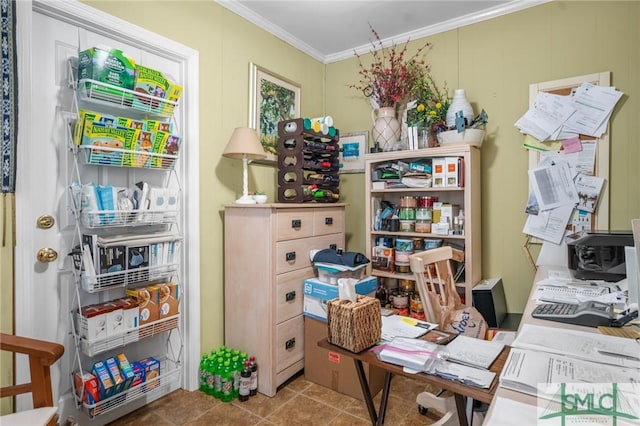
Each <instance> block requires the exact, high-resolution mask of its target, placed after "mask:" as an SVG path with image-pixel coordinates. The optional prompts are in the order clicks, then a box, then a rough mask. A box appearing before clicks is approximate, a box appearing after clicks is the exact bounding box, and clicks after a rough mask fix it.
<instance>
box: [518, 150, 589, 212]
mask: <svg viewBox="0 0 640 426" xmlns="http://www.w3.org/2000/svg"><path fill="white" fill-rule="evenodd" d="M573 175H574V173H572V171H571V168H570V167H569V164H568V163H567V162H566V161H551V164H544V165H541V166H539V167H536V168H535V169H531V170H529V182H530V183H531V187H532V188H533V192H534V194H535V196H536V200H538V206H539V207H540V210H550V209H554V208H556V207H562V206H566V205H571V206H575V205H576V204H577V203H578V201H579V198H578V192H577V190H576V185H575V183H574V182H573Z"/></svg>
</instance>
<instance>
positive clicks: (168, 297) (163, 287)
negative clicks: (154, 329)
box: [156, 283, 180, 319]
mask: <svg viewBox="0 0 640 426" xmlns="http://www.w3.org/2000/svg"><path fill="white" fill-rule="evenodd" d="M156 287H158V291H159V296H160V298H159V301H158V316H159V317H160V319H163V318H167V317H171V316H173V315H178V313H179V306H180V286H179V285H178V284H176V283H166V284H158V285H157V286H156Z"/></svg>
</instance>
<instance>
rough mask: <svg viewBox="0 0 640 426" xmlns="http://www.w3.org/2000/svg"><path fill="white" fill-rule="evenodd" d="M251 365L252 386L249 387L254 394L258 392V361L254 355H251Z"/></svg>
mask: <svg viewBox="0 0 640 426" xmlns="http://www.w3.org/2000/svg"><path fill="white" fill-rule="evenodd" d="M249 367H250V368H251V386H250V387H249V395H251V396H254V395H256V394H257V393H258V363H257V362H256V357H254V356H253V355H252V356H250V357H249Z"/></svg>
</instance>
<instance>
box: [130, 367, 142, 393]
mask: <svg viewBox="0 0 640 426" xmlns="http://www.w3.org/2000/svg"><path fill="white" fill-rule="evenodd" d="M131 371H132V372H133V380H132V381H131V386H130V387H134V386H138V385H139V384H142V383H144V381H145V375H144V373H145V369H144V365H142V364H140V362H139V361H135V362H133V363H132V364H131Z"/></svg>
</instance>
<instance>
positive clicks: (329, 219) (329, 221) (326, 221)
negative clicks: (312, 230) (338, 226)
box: [324, 217, 333, 225]
mask: <svg viewBox="0 0 640 426" xmlns="http://www.w3.org/2000/svg"><path fill="white" fill-rule="evenodd" d="M324 224H325V225H333V218H332V217H325V218H324Z"/></svg>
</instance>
